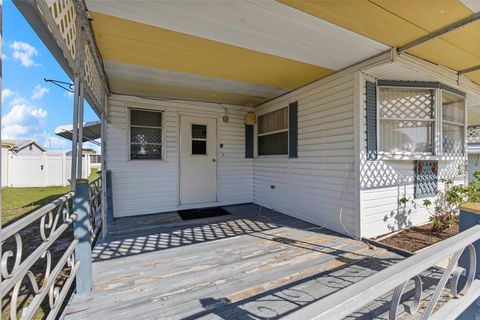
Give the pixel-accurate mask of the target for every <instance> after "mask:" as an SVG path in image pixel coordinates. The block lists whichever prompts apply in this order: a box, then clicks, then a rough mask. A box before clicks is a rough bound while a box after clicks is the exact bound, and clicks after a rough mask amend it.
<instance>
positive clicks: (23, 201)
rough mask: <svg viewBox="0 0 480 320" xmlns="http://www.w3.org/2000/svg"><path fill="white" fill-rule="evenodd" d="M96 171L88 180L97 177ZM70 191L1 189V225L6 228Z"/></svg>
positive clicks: (53, 188) (40, 188)
mask: <svg viewBox="0 0 480 320" xmlns="http://www.w3.org/2000/svg"><path fill="white" fill-rule="evenodd" d="M96 172H97V170H96V169H92V170H91V171H90V175H89V176H88V179H89V180H90V181H91V180H93V179H95V178H97V177H98V175H97V173H96ZM69 190H70V186H67V187H35V188H3V189H2V224H3V226H6V225H8V224H10V223H12V222H15V221H17V220H19V219H21V218H22V217H24V216H26V215H27V214H29V213H31V212H33V211H35V210H37V209H38V208H41V207H42V206H44V205H47V204H48V203H50V202H52V201H53V200H55V199H57V198H59V197H61V196H62V195H64V194H65V193H67V192H68V191H69Z"/></svg>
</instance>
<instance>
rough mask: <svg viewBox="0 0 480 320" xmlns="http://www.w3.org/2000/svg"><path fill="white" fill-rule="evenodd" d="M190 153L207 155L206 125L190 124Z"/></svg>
mask: <svg viewBox="0 0 480 320" xmlns="http://www.w3.org/2000/svg"><path fill="white" fill-rule="evenodd" d="M192 155H203V156H205V155H207V126H206V125H204V124H192Z"/></svg>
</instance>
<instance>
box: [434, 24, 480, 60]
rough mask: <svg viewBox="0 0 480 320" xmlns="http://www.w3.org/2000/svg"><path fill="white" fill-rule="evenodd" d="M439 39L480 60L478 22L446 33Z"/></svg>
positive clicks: (479, 28) (479, 26) (479, 30)
mask: <svg viewBox="0 0 480 320" xmlns="http://www.w3.org/2000/svg"><path fill="white" fill-rule="evenodd" d="M441 39H443V40H445V41H447V42H448V43H451V44H452V45H454V46H456V47H457V48H459V49H461V50H463V51H465V52H467V53H468V54H470V55H472V56H475V57H477V58H478V59H480V21H477V22H474V23H471V24H469V25H466V26H465V27H463V28H460V29H457V30H455V31H452V32H450V33H447V34H445V35H444V36H442V37H441ZM479 63H480V61H479Z"/></svg>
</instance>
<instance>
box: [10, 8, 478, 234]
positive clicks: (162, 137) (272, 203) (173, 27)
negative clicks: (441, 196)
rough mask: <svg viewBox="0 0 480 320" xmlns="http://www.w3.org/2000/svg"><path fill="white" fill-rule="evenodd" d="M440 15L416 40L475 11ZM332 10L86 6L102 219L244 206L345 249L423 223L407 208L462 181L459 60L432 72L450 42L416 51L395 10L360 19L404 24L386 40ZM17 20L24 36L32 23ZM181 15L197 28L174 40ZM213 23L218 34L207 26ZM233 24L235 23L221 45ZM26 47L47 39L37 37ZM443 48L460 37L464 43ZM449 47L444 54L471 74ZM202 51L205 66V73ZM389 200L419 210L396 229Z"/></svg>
mask: <svg viewBox="0 0 480 320" xmlns="http://www.w3.org/2000/svg"><path fill="white" fill-rule="evenodd" d="M55 3H56V2H55ZM444 5H445V6H447V7H448V8H447V7H446V8H443V7H442V4H438V5H436V6H435V9H434V10H436V9H438V10H450V11H451V12H452V15H451V17H449V18H448V19H447V18H445V19H446V20H442V21H435V22H432V25H431V26H428V28H429V29H431V30H434V29H437V28H439V27H441V26H445V25H447V24H448V23H447V22H450V23H453V22H455V21H456V20H458V19H459V18H463V17H467V16H468V15H469V14H471V13H472V10H473V11H475V10H476V8H475V7H472V8H470V7H468V4H467V5H464V4H462V3H461V2H458V3H456V2H455V3H454V4H448V5H447V4H444ZM191 6H193V7H191ZM231 6H234V7H235V8H236V9H238V10H233V11H232V10H231ZM329 6H333V7H335V10H333V9H332V10H333V11H328V10H329V8H330V7H329ZM336 6H340V5H333V4H327V3H323V4H322V3H317V4H315V5H312V6H311V7H310V6H308V5H307V4H300V3H290V2H289V1H284V2H268V3H262V4H261V5H259V4H251V3H247V2H242V1H240V2H235V3H234V4H226V3H225V4H217V3H213V2H212V3H208V4H205V5H204V6H202V8H198V7H197V6H196V5H195V4H194V3H193V2H182V3H181V4H178V3H173V2H162V3H155V2H152V3H149V4H148V5H147V4H145V6H139V7H135V6H133V5H132V4H131V3H129V2H124V3H122V4H119V5H117V6H115V7H114V8H112V7H111V6H109V5H107V4H106V3H104V2H98V1H87V2H86V6H85V7H84V10H88V15H89V17H90V19H91V27H89V26H87V27H86V28H87V29H88V30H90V31H89V33H91V34H92V35H94V37H95V39H96V41H93V38H92V39H90V40H89V42H88V43H89V45H88V46H87V48H86V49H85V52H84V53H83V54H84V55H85V59H86V61H87V63H90V65H89V66H90V67H89V68H93V67H91V66H95V68H97V69H96V70H95V72H93V71H92V70H90V69H88V70H86V71H85V72H86V74H85V77H86V78H85V79H86V80H85V81H86V84H85V87H86V89H87V90H86V92H87V93H86V97H87V99H90V100H91V105H93V106H94V108H95V109H96V110H97V112H98V113H99V114H100V115H103V119H102V121H103V122H102V123H103V125H104V129H105V137H104V138H103V140H104V141H105V143H104V144H105V150H104V151H105V152H102V154H104V161H105V164H106V167H107V168H108V169H109V170H111V172H112V179H113V202H114V204H113V206H114V208H115V210H114V216H115V217H126V216H132V215H145V214H153V213H161V212H170V211H175V210H179V209H185V208H197V207H210V206H219V205H231V204H238V203H250V202H254V203H257V204H260V205H263V206H265V207H267V208H271V209H275V210H278V211H279V212H282V213H285V214H293V215H295V217H297V218H300V219H303V220H306V221H308V222H312V223H315V224H317V225H321V226H327V227H328V228H330V229H332V230H335V231H338V232H341V233H345V234H349V235H353V236H355V237H356V238H361V237H375V236H378V235H382V234H385V233H388V232H391V231H395V230H399V229H402V228H405V227H408V226H411V225H417V224H422V223H425V222H427V221H428V217H429V213H428V211H427V210H426V209H422V206H421V205H420V203H421V201H422V200H423V199H424V198H426V197H433V196H434V190H435V189H437V187H438V188H441V183H440V181H441V179H442V178H454V179H455V180H456V181H458V182H459V183H460V182H464V181H465V180H466V175H467V173H466V172H467V169H466V167H465V163H466V160H467V157H466V155H465V134H466V130H465V125H466V118H467V112H466V105H468V104H469V100H474V99H478V95H479V94H480V88H479V85H478V82H479V81H480V80H479V79H478V73H479V71H476V69H472V70H466V71H468V72H463V69H466V67H467V66H466V65H465V63H463V62H462V58H460V55H459V56H458V57H453V56H452V57H448V58H447V57H443V56H442V57H437V56H436V54H435V51H436V50H435V49H434V48H433V47H432V46H441V45H443V41H444V40H443V39H444V37H450V36H452V37H453V35H452V34H449V33H445V34H443V33H442V34H441V35H440V36H438V37H437V38H434V39H427V38H425V39H424V38H421V37H419V36H417V37H415V36H414V34H417V35H420V34H422V33H423V32H424V31H420V30H419V29H418V27H416V26H415V23H417V22H418V23H420V22H419V21H416V19H417V18H416V17H410V16H409V14H408V13H407V12H406V11H404V10H403V9H402V8H400V7H394V5H393V4H389V5H386V4H385V7H384V8H382V9H380V8H378V7H372V8H371V9H372V10H374V11H375V14H378V15H383V14H387V15H392V13H388V10H393V11H395V12H397V11H398V13H399V14H403V15H405V19H406V20H407V21H404V22H401V21H394V20H395V19H394V18H393V17H391V19H392V21H390V23H391V25H389V28H403V29H402V30H407V29H408V30H409V28H410V29H412V30H413V29H415V30H416V31H415V32H413V33H411V35H410V36H406V34H407V33H408V32H407V31H405V32H406V33H405V35H404V34H402V35H401V36H400V35H398V36H397V37H396V38H395V37H394V38H391V39H390V37H389V36H387V33H388V32H387V31H385V33H381V32H378V31H377V30H376V29H375V27H376V26H375V24H368V23H367V21H368V20H369V17H368V15H367V14H366V13H365V14H364V15H362V16H360V17H356V18H355V19H356V20H358V21H361V23H367V25H368V26H369V27H368V28H369V29H368V30H356V29H355V26H354V25H351V24H350V23H349V22H348V21H346V20H342V19H344V18H346V17H347V16H348V14H349V12H350V13H351V12H354V11H355V9H354V7H355V5H353V4H350V5H347V4H345V6H346V11H345V12H343V13H341V10H340V9H339V8H337V7H336ZM368 6H373V5H368ZM390 6H392V8H390ZM410 6H412V8H413V7H415V6H419V7H418V8H417V7H415V10H413V11H416V10H423V11H422V12H426V11H425V10H426V9H425V8H423V7H421V5H420V4H415V5H414V4H411V5H410ZM18 7H19V9H20V10H21V11H24V15H25V16H26V17H27V19H29V20H30V22H31V24H32V25H35V19H37V17H31V14H28V12H29V11H28V10H31V9H30V8H28V6H26V5H23V4H20V3H18ZM25 7H27V8H25ZM437 7H438V8H437ZM51 9H52V10H53V11H52V14H53V18H54V19H61V17H60V16H57V15H58V10H57V11H55V8H54V7H51ZM61 9H62V10H66V11H65V12H68V10H73V6H70V5H67V6H66V7H62V8H61ZM25 10H27V11H25ZM325 10H327V11H328V12H329V13H327V12H326V11H325ZM352 10H353V11H352ZM324 11H325V12H324ZM427 11H428V10H427ZM158 12H161V15H162V16H161V17H158V18H157V17H156V16H155V17H154V16H153V15H152V14H153V13H155V15H156V14H157V13H158ZM186 12H197V13H198V16H195V17H193V16H189V19H187V20H189V23H186V24H183V23H181V21H184V20H185V18H184V15H186ZM213 12H215V13H213ZM425 14H426V13H425ZM163 15H164V16H163ZM217 15H219V16H220V17H221V18H219V19H220V20H219V21H218V23H219V24H220V25H221V26H222V28H220V29H221V30H219V29H216V28H214V24H213V22H212V21H214V20H215V19H214V18H213V17H214V16H215V17H217ZM200 16H205V17H210V19H209V22H207V21H204V20H201V19H200V18H199V17H200ZM162 17H165V19H164V18H162ZM240 17H250V18H249V23H241V25H242V28H241V29H235V27H234V26H235V24H234V23H232V21H235V19H240ZM254 17H255V18H254ZM260 17H262V19H259V18H260ZM32 19H33V20H32ZM352 19H353V18H352ZM355 19H354V20H355ZM420 20H422V19H420ZM240 21H243V20H240ZM421 23H426V22H424V21H422V22H421ZM465 23H467V22H465ZM73 27H74V24H72V23H70V24H69V28H73ZM425 27H427V26H425ZM90 28H91V29H90ZM280 29H282V30H287V31H285V32H287V33H286V34H284V33H283V32H280V31H279V30H280ZM251 30H263V31H262V32H263V33H262V32H260V33H258V34H256V36H251ZM267 30H268V31H267ZM388 30H390V29H388ZM392 30H393V29H392ZM37 32H38V33H39V34H40V36H41V37H44V38H45V39H47V38H48V37H51V33H50V32H48V31H47V30H43V29H42V28H41V27H37ZM69 32H70V33H73V32H74V30H73V29H72V30H70V29H69V30H67V29H64V30H63V31H62V34H63V35H64V37H66V38H64V40H65V41H66V42H65V47H62V46H60V47H58V46H50V50H51V51H52V53H53V54H54V55H55V56H57V58H58V60H59V62H60V63H61V64H62V65H63V66H64V68H65V69H66V71H67V73H68V74H72V70H73V69H72V66H73V65H72V61H70V60H69V59H70V58H69V57H70V55H71V52H72V51H71V50H73V49H72V48H73V46H74V45H75V44H74V42H72V40H71V35H69ZM445 32H446V31H445ZM452 32H453V34H455V33H460V34H462V35H463V34H465V36H469V35H470V34H469V33H468V32H470V31H468V30H467V28H465V29H464V28H459V29H458V30H456V31H452ZM247 34H248V35H249V36H251V37H246V35H247ZM266 34H269V38H270V40H268V41H266V40H265V39H264V36H265V35H266ZM293 34H303V35H308V38H298V39H297V41H298V46H297V45H293V44H292V43H289V42H288V41H287V39H290V38H291V37H292V35H293ZM417 38H420V40H421V41H419V42H418V43H413V42H412V41H414V40H417ZM69 39H70V40H69ZM131 39H135V40H131ZM165 39H169V40H168V41H171V42H172V43H171V45H172V46H173V47H172V48H170V47H169V44H168V43H166V42H165V41H166V40H165ZM273 39H277V40H275V41H277V42H275V41H274V40H273ZM264 40H265V41H264ZM278 41H279V42H278ZM409 41H410V42H412V43H410V42H409ZM453 42H454V43H453V44H449V45H448V46H447V47H448V48H446V49H445V50H447V49H448V50H451V51H452V52H453V50H457V51H458V50H461V52H462V54H463V55H464V56H467V55H468V57H471V60H472V61H476V60H475V59H476V58H473V56H474V55H475V53H472V52H470V51H469V50H470V49H469V48H463V44H462V43H457V42H455V41H453ZM280 43H281V44H280ZM327 43H328V44H329V45H328V46H325V45H324V44H327ZM400 44H402V46H400V47H399V50H390V48H391V47H398V46H399V45H400ZM458 48H460V49H458ZM65 50H66V51H65ZM192 50H193V51H192ZM448 50H447V51H448ZM60 51H62V52H63V54H60ZM213 51H215V52H217V55H218V59H213V60H212V59H211V57H210V52H213ZM447 51H445V52H447ZM448 52H450V51H448ZM455 52H456V51H455ZM472 54H473V56H472ZM65 55H66V57H65ZM100 57H102V58H100ZM246 61H248V63H247V62H246ZM469 61H470V60H469ZM92 63H93V65H92ZM471 64H472V65H474V64H475V63H473V62H472V63H471ZM460 65H461V66H462V67H461V68H460V67H456V66H460ZM99 66H103V69H102V68H99ZM464 67H465V68H464ZM468 67H471V66H470V65H469V66H468ZM455 69H456V70H455ZM458 70H460V71H462V72H461V73H460V75H459V73H458ZM107 79H108V80H107ZM105 92H107V93H108V95H105ZM246 116H247V117H249V118H251V117H253V118H252V119H249V121H245V118H246ZM87 127H88V126H87ZM88 130H89V129H88ZM88 130H87V129H86V131H85V132H87V131H88ZM67 131H69V132H70V134H71V132H72V130H67ZM97 131H100V129H99V128H98V130H97ZM99 133H100V132H97V134H99ZM423 169H425V170H423ZM427 175H428V177H427ZM425 179H426V180H428V182H425V181H426V180H425ZM421 181H423V182H421ZM132 190H135V192H132ZM402 197H407V198H410V199H418V201H417V202H418V204H419V205H418V206H417V208H416V209H412V210H408V213H406V212H404V210H403V209H402V208H401V207H400V206H399V199H400V198H402ZM292 209H295V210H292ZM293 212H295V213H293Z"/></svg>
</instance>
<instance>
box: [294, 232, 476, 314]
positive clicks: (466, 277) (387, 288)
mask: <svg viewBox="0 0 480 320" xmlns="http://www.w3.org/2000/svg"><path fill="white" fill-rule="evenodd" d="M479 239H480V225H476V226H474V227H472V228H470V229H468V230H466V231H463V232H461V233H460V234H458V235H456V236H453V237H451V238H449V239H447V240H444V241H441V242H439V243H437V244H435V245H433V246H431V247H429V248H428V249H425V250H424V251H421V252H419V253H416V254H415V255H413V256H411V257H409V258H407V259H405V260H403V261H401V262H399V263H397V264H394V265H393V266H391V267H388V268H386V269H384V270H382V271H380V272H378V273H376V274H375V275H373V276H371V277H368V278H366V279H365V280H363V281H360V282H357V283H355V284H353V285H351V286H349V287H347V288H345V289H343V290H340V291H338V292H336V293H334V294H332V295H330V296H328V297H326V298H324V299H322V300H319V301H318V302H316V303H313V304H311V305H309V306H306V307H303V308H301V309H299V310H298V311H297V312H293V313H291V314H290V315H288V316H286V317H285V318H284V319H316V320H320V319H322V320H335V319H344V318H346V317H348V316H350V315H352V314H354V313H355V312H357V311H359V310H361V309H362V308H364V307H366V306H367V305H369V304H370V303H373V302H374V301H375V300H376V299H378V298H385V297H388V296H390V297H391V298H390V299H389V300H390V306H389V307H390V309H389V315H388V318H389V319H398V318H399V317H400V315H399V313H400V311H401V310H400V309H403V311H404V312H403V314H402V317H403V316H405V312H406V313H407V314H409V315H410V316H411V317H412V318H414V319H455V318H456V317H457V316H458V315H460V314H461V312H463V311H464V310H465V309H466V308H467V307H468V306H469V305H470V304H471V303H472V301H474V300H475V299H477V298H478V297H479V296H480V279H476V278H475V276H476V267H477V266H476V261H477V258H476V252H475V247H474V245H473V244H474V243H475V242H476V241H478V240H479ZM462 254H465V255H466V256H465V257H468V259H466V261H467V262H466V265H465V263H462V266H459V264H458V262H459V259H460V257H461V255H462ZM446 259H449V262H448V266H447V267H446V268H445V269H444V270H443V274H442V276H441V278H440V280H439V281H438V283H437V285H436V287H435V290H434V291H433V293H432V294H431V295H430V297H429V298H428V299H426V297H424V294H423V288H422V275H421V274H422V273H423V272H424V271H426V270H428V269H430V268H432V267H434V268H436V269H438V270H441V269H440V268H437V267H435V265H436V264H438V263H439V262H440V261H444V260H446ZM464 261H465V260H464ZM460 279H462V282H463V283H464V284H463V285H462V288H460V287H459V283H460V282H461V281H460ZM412 281H413V287H414V295H413V301H412V302H408V303H407V301H406V299H405V293H406V292H407V291H409V290H406V289H407V287H408V286H410V285H411V282H412ZM447 284H449V288H448V289H449V291H450V297H451V299H450V300H449V301H448V302H446V303H445V304H443V305H439V299H440V297H441V296H442V295H443V294H445V293H446V291H447ZM400 306H402V308H399V307H400ZM435 310H436V311H435Z"/></svg>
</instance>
